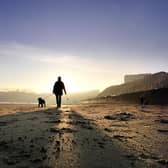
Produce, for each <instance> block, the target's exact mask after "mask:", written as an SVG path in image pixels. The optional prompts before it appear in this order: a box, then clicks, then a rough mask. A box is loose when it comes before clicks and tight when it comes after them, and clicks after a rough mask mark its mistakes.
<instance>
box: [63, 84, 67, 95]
mask: <svg viewBox="0 0 168 168" xmlns="http://www.w3.org/2000/svg"><path fill="white" fill-rule="evenodd" d="M63 90H64V93H65V94H67V92H66V89H65V85H64V84H63Z"/></svg>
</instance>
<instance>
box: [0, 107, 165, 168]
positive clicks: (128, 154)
mask: <svg viewBox="0 0 168 168" xmlns="http://www.w3.org/2000/svg"><path fill="white" fill-rule="evenodd" d="M167 144H168V106H146V107H145V108H141V107H140V106H138V105H124V104H86V105H72V106H63V108H61V109H59V110H58V109H56V108H55V107H53V106H51V107H47V108H43V109H42V108H37V107H35V106H34V105H0V167H2V168H11V167H12V168H15V167H16V168H36V167H37V168H148V167H151V168H155V167H156V168H167V167H168V145H167Z"/></svg>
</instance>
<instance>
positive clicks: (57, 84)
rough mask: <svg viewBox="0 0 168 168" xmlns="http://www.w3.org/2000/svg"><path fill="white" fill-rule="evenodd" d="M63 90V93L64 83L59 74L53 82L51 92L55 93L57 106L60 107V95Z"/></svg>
mask: <svg viewBox="0 0 168 168" xmlns="http://www.w3.org/2000/svg"><path fill="white" fill-rule="evenodd" d="M63 90H64V93H65V94H66V89H65V86H64V83H63V82H62V81H61V77H60V76H59V77H58V81H57V82H55V84H54V88H53V94H55V96H56V103H57V108H59V107H61V96H62V95H63Z"/></svg>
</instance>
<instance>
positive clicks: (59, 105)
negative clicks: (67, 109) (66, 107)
mask: <svg viewBox="0 0 168 168" xmlns="http://www.w3.org/2000/svg"><path fill="white" fill-rule="evenodd" d="M58 107H61V95H59V104H58Z"/></svg>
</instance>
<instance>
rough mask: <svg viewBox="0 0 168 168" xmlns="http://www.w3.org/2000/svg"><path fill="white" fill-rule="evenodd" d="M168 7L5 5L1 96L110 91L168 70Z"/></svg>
mask: <svg viewBox="0 0 168 168" xmlns="http://www.w3.org/2000/svg"><path fill="white" fill-rule="evenodd" d="M167 18H168V1H167V0H0V68H1V69H0V76H1V80H0V81H1V82H0V90H13V89H14V90H15V89H19V90H26V91H34V92H52V87H53V85H54V82H55V81H56V80H57V77H58V76H61V77H62V80H63V81H64V83H65V86H66V88H67V91H68V92H78V91H87V90H95V89H98V90H100V91H101V90H103V89H105V88H106V87H108V86H111V85H116V84H121V83H123V82H124V75H125V74H137V73H155V72H159V71H168V70H167V69H168V56H167V53H168V21H167Z"/></svg>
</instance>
